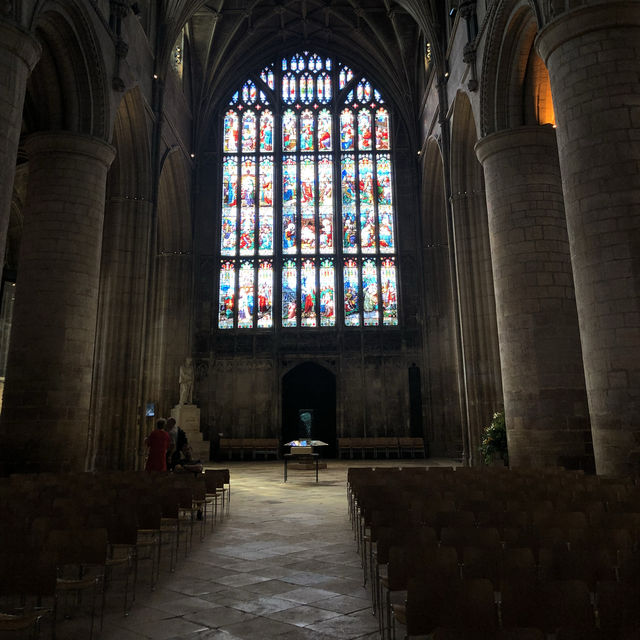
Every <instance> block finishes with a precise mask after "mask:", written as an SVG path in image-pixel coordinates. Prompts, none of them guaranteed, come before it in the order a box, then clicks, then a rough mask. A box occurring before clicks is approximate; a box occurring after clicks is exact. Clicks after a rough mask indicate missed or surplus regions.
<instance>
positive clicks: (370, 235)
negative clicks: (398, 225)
mask: <svg viewBox="0 0 640 640" xmlns="http://www.w3.org/2000/svg"><path fill="white" fill-rule="evenodd" d="M360 248H361V250H362V253H374V252H375V250H376V218H375V212H374V210H373V207H371V206H367V205H361V206H360Z"/></svg>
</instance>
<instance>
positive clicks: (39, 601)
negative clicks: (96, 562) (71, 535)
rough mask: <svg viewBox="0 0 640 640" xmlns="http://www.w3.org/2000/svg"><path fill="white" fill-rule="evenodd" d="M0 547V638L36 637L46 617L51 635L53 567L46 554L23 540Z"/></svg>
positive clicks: (53, 597)
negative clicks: (32, 547) (25, 635)
mask: <svg viewBox="0 0 640 640" xmlns="http://www.w3.org/2000/svg"><path fill="white" fill-rule="evenodd" d="M14 543H15V544H13V545H5V544H3V545H2V547H1V548H0V575H1V576H2V579H1V580H0V602H1V603H2V605H1V606H0V634H2V637H16V638H18V637H24V634H25V633H28V634H29V636H28V637H29V638H34V639H35V638H39V637H40V632H41V629H42V625H43V622H44V621H46V620H48V621H49V623H50V624H51V626H52V630H51V635H52V636H54V635H55V631H54V629H53V625H54V624H55V617H54V615H53V612H54V607H55V592H56V567H55V563H54V562H53V559H52V558H50V557H48V556H47V555H46V554H41V553H37V552H36V551H35V550H33V549H29V548H28V547H27V546H26V545H25V544H24V543H25V541H24V539H22V540H15V541H14Z"/></svg>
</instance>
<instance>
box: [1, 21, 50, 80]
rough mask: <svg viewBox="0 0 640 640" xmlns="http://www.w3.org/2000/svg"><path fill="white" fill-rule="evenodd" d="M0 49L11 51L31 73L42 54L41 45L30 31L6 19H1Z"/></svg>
mask: <svg viewBox="0 0 640 640" xmlns="http://www.w3.org/2000/svg"><path fill="white" fill-rule="evenodd" d="M0 49H4V50H5V51H10V52H11V53H13V54H14V55H15V56H16V57H18V58H19V59H20V60H22V62H23V63H24V65H25V66H26V67H27V69H28V70H29V73H31V71H32V70H33V67H35V66H36V63H37V62H38V60H39V59H40V54H41V53H42V47H41V46H40V43H39V42H38V41H37V40H36V39H35V38H34V37H33V35H32V34H31V33H30V32H29V31H27V30H26V29H25V28H24V27H21V26H20V25H18V24H16V23H15V22H12V21H9V20H6V19H4V18H0Z"/></svg>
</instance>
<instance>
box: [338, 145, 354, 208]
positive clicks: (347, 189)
mask: <svg viewBox="0 0 640 640" xmlns="http://www.w3.org/2000/svg"><path fill="white" fill-rule="evenodd" d="M341 183H342V205H343V206H346V207H351V206H355V202H356V186H355V183H356V177H355V161H354V157H353V156H352V155H348V156H342V168H341Z"/></svg>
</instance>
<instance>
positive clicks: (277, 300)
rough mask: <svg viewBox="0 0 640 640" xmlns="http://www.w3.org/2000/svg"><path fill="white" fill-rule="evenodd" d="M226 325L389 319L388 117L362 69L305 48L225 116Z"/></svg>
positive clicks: (392, 310) (271, 70) (243, 94)
mask: <svg viewBox="0 0 640 640" xmlns="http://www.w3.org/2000/svg"><path fill="white" fill-rule="evenodd" d="M221 127H222V138H221V139H222V149H221V151H222V158H223V159H222V194H221V203H220V226H219V231H220V234H219V248H218V250H219V255H220V269H219V275H220V277H219V285H218V322H217V326H218V328H219V329H223V330H232V329H238V330H250V329H272V328H273V327H275V326H277V327H281V328H283V329H284V330H286V329H290V328H294V327H303V328H313V327H316V328H318V327H319V328H323V327H324V328H331V327H338V326H344V327H349V328H353V327H389V326H396V325H397V324H398V301H397V297H398V296H397V289H398V268H397V258H396V254H397V246H396V245H397V241H396V238H397V234H396V229H395V213H394V197H393V156H392V140H391V135H390V131H391V114H390V110H389V108H388V106H387V105H386V103H385V101H384V99H383V97H382V95H381V94H380V93H379V92H378V90H377V89H376V88H375V87H374V86H373V85H372V83H371V82H370V81H369V80H368V79H366V78H365V77H362V76H358V75H356V74H355V73H354V72H353V71H352V70H351V69H350V68H349V67H348V66H346V65H343V64H341V63H338V65H334V63H333V60H332V59H331V58H328V57H325V56H320V55H317V54H315V53H309V52H302V53H296V54H294V55H291V56H287V57H284V58H282V59H281V60H280V61H279V62H278V63H277V64H276V63H272V64H270V65H268V66H266V67H265V68H264V69H262V71H261V72H259V73H257V74H256V75H255V76H252V77H250V78H248V79H247V80H246V81H245V82H244V83H243V84H242V86H241V87H239V88H238V90H237V91H236V92H235V93H234V94H233V96H232V97H231V100H230V101H229V104H228V107H227V109H226V111H225V113H224V117H223V118H222V123H221Z"/></svg>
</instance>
